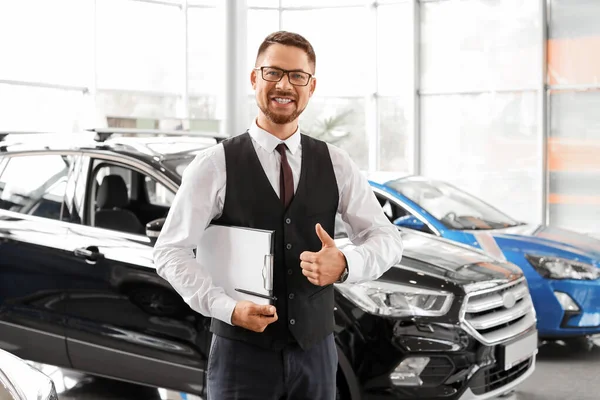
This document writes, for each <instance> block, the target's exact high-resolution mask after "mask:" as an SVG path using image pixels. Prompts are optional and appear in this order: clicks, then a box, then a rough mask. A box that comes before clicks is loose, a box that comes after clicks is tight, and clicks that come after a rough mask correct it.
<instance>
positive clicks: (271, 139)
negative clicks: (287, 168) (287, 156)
mask: <svg viewBox="0 0 600 400" xmlns="http://www.w3.org/2000/svg"><path fill="white" fill-rule="evenodd" d="M248 133H250V136H251V137H252V138H253V139H254V140H256V141H257V142H258V144H259V145H260V147H262V148H263V149H265V150H266V151H267V152H269V153H272V152H273V151H275V147H277V145H278V144H279V143H281V142H282V140H281V139H278V138H277V137H275V136H273V135H271V134H270V133H269V132H267V131H265V130H264V129H261V128H260V127H259V126H258V125H257V124H256V119H254V121H252V125H251V126H250V129H248ZM283 142H284V143H285V145H286V146H287V148H288V150H289V151H290V153H292V154H295V153H296V151H297V150H298V147H299V146H300V128H298V129H296V132H294V133H293V134H292V136H290V137H289V138H287V139H286V140H283Z"/></svg>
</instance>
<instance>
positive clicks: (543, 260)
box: [369, 176, 600, 339]
mask: <svg viewBox="0 0 600 400" xmlns="http://www.w3.org/2000/svg"><path fill="white" fill-rule="evenodd" d="M369 182H370V184H371V186H372V188H373V191H374V192H375V195H376V196H377V199H378V200H379V202H380V204H381V205H382V207H383V209H384V212H385V213H386V215H387V216H388V217H389V218H390V220H391V221H392V222H393V223H394V224H395V225H397V226H400V227H404V228H409V229H413V230H418V231H422V232H427V233H430V234H433V235H437V236H441V237H444V238H447V239H450V240H454V241H457V242H461V243H464V244H467V245H470V246H472V247H475V248H478V249H480V250H482V251H485V252H486V253H488V254H491V255H493V256H495V257H497V258H498V259H501V260H508V261H510V262H512V263H514V264H516V265H518V266H519V267H520V268H521V269H522V270H523V272H524V275H525V277H526V279H527V282H528V283H529V289H530V292H531V297H532V299H533V303H534V306H535V309H536V312H537V319H538V331H539V336H540V338H544V339H557V338H569V337H574V336H587V335H593V334H598V333H600V279H599V278H600V269H599V268H598V267H600V240H598V239H595V238H592V237H590V236H587V235H584V234H579V233H575V232H572V231H568V230H565V229H560V228H556V227H551V226H546V225H532V224H527V223H524V222H520V221H516V220H514V219H513V218H511V217H509V216H507V215H506V214H504V213H502V212H501V211H499V210H497V209H496V208H494V207H492V206H490V205H489V204H486V203H485V202H483V201H482V200H480V199H478V198H476V197H474V196H472V195H470V194H468V193H465V192H463V191H461V190H459V189H458V188H456V187H454V186H452V185H450V184H448V183H446V182H443V181H438V180H430V179H426V178H423V177H419V176H406V177H400V178H398V177H396V178H393V179H390V177H389V176H388V177H387V178H385V179H381V177H378V178H376V177H374V176H369Z"/></svg>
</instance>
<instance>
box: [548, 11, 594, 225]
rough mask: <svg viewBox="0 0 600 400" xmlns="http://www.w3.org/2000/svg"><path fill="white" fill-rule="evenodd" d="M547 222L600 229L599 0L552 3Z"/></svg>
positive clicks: (549, 60) (549, 44)
mask: <svg viewBox="0 0 600 400" xmlns="http://www.w3.org/2000/svg"><path fill="white" fill-rule="evenodd" d="M550 15H551V17H550V39H549V41H548V81H549V83H550V85H551V86H550V87H551V90H550V91H549V93H550V96H549V98H550V104H549V105H550V108H549V110H550V131H549V135H548V136H549V137H548V163H547V174H548V206H549V210H548V211H549V213H548V214H549V222H550V223H551V224H554V225H559V226H563V227H566V228H571V229H574V230H577V231H582V232H593V233H600V229H599V228H598V226H599V222H600V187H599V186H598V182H599V181H600V158H598V154H600V115H599V114H598V107H599V106H600V87H599V86H598V82H599V80H600V57H599V56H598V55H599V54H600V39H599V37H600V26H599V25H598V22H597V21H598V18H599V17H600V3H598V2H595V1H589V0H586V1H584V0H568V1H567V0H553V1H551V2H550Z"/></svg>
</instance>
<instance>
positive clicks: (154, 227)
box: [146, 218, 167, 245]
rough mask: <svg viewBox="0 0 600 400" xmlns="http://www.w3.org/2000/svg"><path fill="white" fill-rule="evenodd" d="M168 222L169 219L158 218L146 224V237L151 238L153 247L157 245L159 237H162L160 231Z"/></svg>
mask: <svg viewBox="0 0 600 400" xmlns="http://www.w3.org/2000/svg"><path fill="white" fill-rule="evenodd" d="M166 220H167V218H158V219H155V220H153V221H150V222H148V223H147V224H146V236H148V237H149V238H150V242H151V243H152V245H154V244H155V243H156V240H157V239H158V235H160V231H161V230H162V227H163V225H164V224H165V221H166Z"/></svg>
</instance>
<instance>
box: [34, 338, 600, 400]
mask: <svg viewBox="0 0 600 400" xmlns="http://www.w3.org/2000/svg"><path fill="white" fill-rule="evenodd" d="M48 368H51V367H48ZM45 372H47V373H50V374H51V375H52V378H53V379H54V380H55V383H56V387H57V390H58V391H59V392H60V393H59V400H108V399H110V400H142V399H143V400H179V399H182V400H200V399H199V397H197V396H189V395H185V394H182V393H176V392H172V391H165V390H156V389H150V388H145V387H140V386H135V385H130V384H125V383H121V382H114V381H107V380H100V379H95V378H89V377H78V376H77V374H73V373H69V374H68V375H67V376H64V375H63V374H62V373H61V372H60V371H57V370H55V371H50V370H48V371H45ZM599 375H600V341H598V345H594V344H593V343H592V342H588V341H585V340H574V341H572V342H569V343H568V344H567V343H562V342H552V343H545V344H543V345H542V346H541V347H540V350H539V354H538V362H537V368H536V371H535V372H534V374H533V375H532V376H531V378H530V379H528V380H527V381H526V382H525V383H524V384H523V385H521V386H520V387H519V388H517V391H516V392H515V393H514V394H513V395H511V396H506V397H504V399H503V400H597V399H598V398H599V395H598V393H600V379H598V376H599Z"/></svg>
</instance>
